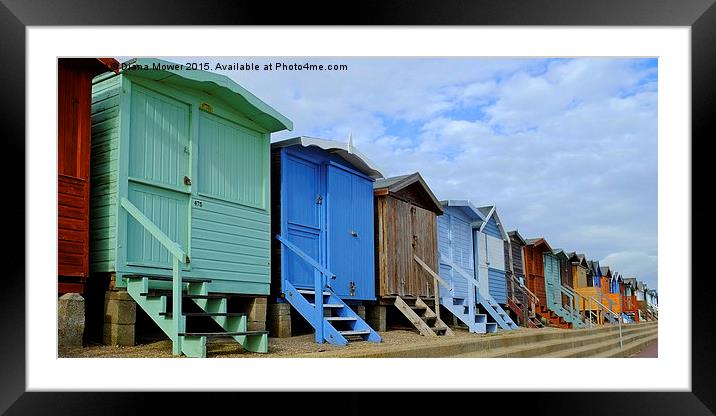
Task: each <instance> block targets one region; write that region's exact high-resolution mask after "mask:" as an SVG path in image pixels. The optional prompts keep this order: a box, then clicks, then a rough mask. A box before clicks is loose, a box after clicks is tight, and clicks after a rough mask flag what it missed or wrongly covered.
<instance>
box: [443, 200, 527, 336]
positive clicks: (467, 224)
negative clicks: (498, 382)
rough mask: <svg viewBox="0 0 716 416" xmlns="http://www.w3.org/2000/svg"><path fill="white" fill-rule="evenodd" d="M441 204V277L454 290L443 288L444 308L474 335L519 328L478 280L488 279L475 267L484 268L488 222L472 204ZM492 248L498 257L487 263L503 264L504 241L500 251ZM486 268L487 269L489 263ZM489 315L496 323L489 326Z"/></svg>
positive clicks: (454, 201) (461, 201)
mask: <svg viewBox="0 0 716 416" xmlns="http://www.w3.org/2000/svg"><path fill="white" fill-rule="evenodd" d="M441 204H442V206H443V209H444V213H443V215H441V216H440V217H438V250H439V252H440V275H441V276H442V277H443V278H444V279H445V280H446V281H447V282H448V283H449V286H450V288H451V289H452V290H448V289H446V288H444V287H441V288H440V297H441V304H442V305H443V306H445V308H447V309H448V310H449V311H450V312H451V313H452V314H453V315H454V316H455V317H457V318H458V319H460V320H461V321H462V322H464V323H465V324H466V325H467V326H468V328H469V329H470V331H471V332H479V333H485V332H494V331H495V330H496V329H497V325H499V326H500V327H501V328H503V329H506V330H509V329H515V328H517V327H518V326H517V324H516V323H515V322H514V321H513V320H512V318H510V316H509V315H508V313H507V312H506V311H505V310H504V309H503V308H502V307H501V306H500V304H499V303H498V302H497V301H496V300H495V299H494V298H493V297H492V296H491V295H490V293H489V283H488V282H485V281H484V280H483V281H480V280H479V279H480V278H482V279H485V276H487V274H485V272H483V273H482V274H480V273H479V272H478V271H477V267H476V265H477V266H482V264H481V263H480V259H481V257H480V254H479V250H480V248H482V249H483V250H485V243H484V239H483V242H482V244H480V239H481V237H480V235H479V234H480V229H481V228H483V226H484V225H485V223H486V222H487V218H486V217H485V215H484V214H483V213H482V212H481V211H480V210H479V209H478V208H477V207H475V206H474V205H473V204H472V203H470V202H469V201H465V200H449V201H441ZM489 248H490V247H488V250H489ZM492 248H493V249H495V254H493V255H492V257H488V259H489V258H492V259H493V260H494V261H495V262H496V263H504V253H503V252H502V250H503V244H502V240H500V247H499V249H498V248H497V247H494V246H492ZM497 253H499V255H498V254H497ZM488 261H489V260H488ZM484 264H485V266H487V264H486V262H485V263H484ZM502 267H504V266H502ZM503 279H504V274H503ZM483 311H484V312H483ZM487 315H490V317H491V318H492V320H493V321H494V322H487Z"/></svg>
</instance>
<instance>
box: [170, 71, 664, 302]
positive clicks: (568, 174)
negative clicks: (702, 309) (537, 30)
mask: <svg viewBox="0 0 716 416" xmlns="http://www.w3.org/2000/svg"><path fill="white" fill-rule="evenodd" d="M163 59H166V60H169V61H173V62H184V61H193V62H208V63H209V64H210V70H211V71H212V72H218V73H223V74H225V75H227V76H229V77H230V78H232V79H234V80H235V81H236V82H238V83H239V84H240V85H242V86H243V87H244V88H246V89H248V90H249V91H251V92H252V93H253V94H254V95H256V96H257V97H258V98H260V99H261V100H263V101H264V102H266V103H267V104H269V105H270V106H272V107H273V108H275V109H276V110H278V111H279V112H280V113H282V114H284V115H285V116H287V117H288V118H289V119H291V120H292V121H293V123H294V130H293V131H291V132H288V131H286V132H280V133H276V134H274V135H272V140H273V141H275V140H280V139H285V138H289V137H295V136H299V135H306V136H313V137H319V138H325V139H334V140H341V141H346V140H347V138H348V135H349V134H351V135H352V138H353V144H354V145H355V146H356V147H357V148H359V149H360V151H361V152H362V153H364V154H365V155H366V156H367V157H369V158H370V159H371V160H373V161H374V162H375V163H377V164H378V166H379V167H380V168H381V169H382V172H383V174H384V175H386V176H393V175H401V174H407V173H412V172H415V171H419V172H420V174H421V175H422V176H423V177H424V178H425V180H426V181H427V183H428V185H429V186H430V187H431V189H432V190H433V192H434V193H435V195H436V196H437V197H438V199H441V200H443V199H468V200H470V201H472V202H473V204H475V205H477V206H482V205H488V204H495V205H496V206H497V212H498V213H499V215H500V219H501V220H502V222H503V224H505V226H506V228H507V230H508V231H509V230H514V229H518V230H519V232H520V234H521V235H522V236H523V237H525V238H533V237H536V236H541V237H544V238H546V239H547V241H548V242H549V244H550V245H551V246H552V247H553V248H558V247H559V248H563V249H565V250H566V251H577V252H579V253H585V254H586V255H587V257H588V258H590V259H596V260H599V261H600V264H602V265H608V266H611V267H613V268H615V269H616V270H617V271H620V272H621V273H622V274H623V275H624V276H625V277H632V276H633V277H637V278H638V279H640V280H643V281H645V282H646V283H647V285H648V286H649V287H650V288H657V277H658V267H657V247H658V244H657V170H658V166H657V59H624V58H619V59H612V58H576V59H504V58H390V59H388V58H344V57H336V58H322V59H313V58H285V57H282V58H236V59H234V58H221V59H208V58H201V59H199V58H163ZM217 62H219V63H239V64H241V63H255V64H259V65H260V66H261V69H260V70H258V71H231V70H228V71H227V70H216V69H215V64H216V63H217ZM274 62H283V63H286V64H291V63H299V64H301V63H306V62H308V63H311V64H324V65H327V64H346V65H348V69H347V70H346V71H330V72H329V71H307V70H300V71H298V70H294V71H291V70H281V71H276V70H275V69H274V70H271V71H268V70H264V69H263V65H264V64H266V63H274Z"/></svg>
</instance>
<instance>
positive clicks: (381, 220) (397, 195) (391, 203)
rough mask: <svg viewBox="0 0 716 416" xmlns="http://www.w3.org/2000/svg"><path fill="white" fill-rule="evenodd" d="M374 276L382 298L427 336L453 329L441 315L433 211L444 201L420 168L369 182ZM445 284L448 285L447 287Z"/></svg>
mask: <svg viewBox="0 0 716 416" xmlns="http://www.w3.org/2000/svg"><path fill="white" fill-rule="evenodd" d="M373 193H374V195H375V215H376V221H375V227H376V246H375V259H376V274H377V276H378V279H377V280H376V283H377V285H376V287H377V291H378V292H377V293H378V296H379V297H380V301H381V303H385V304H387V305H395V306H396V307H397V309H398V310H399V311H400V312H401V313H402V314H403V315H404V316H405V317H406V318H407V319H408V320H409V321H410V323H411V324H413V325H414V326H415V327H416V329H418V331H419V332H420V333H421V334H422V335H425V336H436V335H453V332H452V330H451V329H450V328H449V327H448V326H447V325H446V324H445V323H444V322H443V321H442V319H441V318H440V297H439V296H438V297H435V293H439V289H438V287H439V285H441V284H442V285H445V286H447V284H446V282H445V281H444V280H443V279H442V278H440V276H439V275H438V270H439V269H438V247H437V217H438V216H439V215H442V214H443V207H442V205H441V204H440V202H439V201H438V199H437V198H436V197H435V195H434V194H433V192H432V191H431V190H430V188H429V187H428V185H427V184H426V183H425V180H424V179H423V178H422V176H420V174H419V173H417V172H416V173H413V174H410V175H402V176H396V177H392V178H386V179H379V180H377V181H375V183H374V184H373ZM448 288H449V287H448Z"/></svg>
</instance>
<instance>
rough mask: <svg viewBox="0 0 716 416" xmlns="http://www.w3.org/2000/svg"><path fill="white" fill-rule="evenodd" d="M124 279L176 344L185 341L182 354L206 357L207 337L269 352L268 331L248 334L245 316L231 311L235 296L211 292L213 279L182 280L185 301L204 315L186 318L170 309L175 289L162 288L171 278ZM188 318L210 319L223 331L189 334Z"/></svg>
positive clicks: (145, 309)
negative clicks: (178, 341)
mask: <svg viewBox="0 0 716 416" xmlns="http://www.w3.org/2000/svg"><path fill="white" fill-rule="evenodd" d="M124 278H125V280H126V282H127V293H129V295H130V296H131V297H132V299H134V301H135V302H137V305H139V306H140V307H141V308H142V309H143V310H144V311H145V312H146V313H147V315H149V317H150V318H151V319H152V320H153V321H154V322H155V323H156V324H157V325H158V326H159V328H161V329H162V331H164V333H165V334H166V335H167V336H168V337H169V338H170V339H171V340H172V341H175V340H176V339H177V338H180V339H181V352H182V353H184V355H186V356H187V357H206V340H207V338H230V339H233V340H234V341H235V342H237V343H238V344H240V345H241V346H242V347H243V348H244V349H246V350H247V351H252V352H259V353H266V352H268V332H267V331H248V329H247V325H248V322H247V317H246V315H245V314H243V313H230V312H228V311H227V300H228V298H229V297H230V296H231V295H226V294H218V293H208V292H207V284H208V283H210V282H211V280H210V279H197V278H183V279H182V289H183V291H182V298H183V299H191V300H192V301H193V302H194V303H195V304H196V305H197V306H199V308H200V309H201V312H184V311H182V314H181V315H182V316H181V317H178V318H175V317H174V316H173V314H172V312H171V309H170V308H168V302H169V300H171V297H172V293H171V290H167V289H165V288H163V287H162V285H163V284H166V282H168V281H171V278H170V277H167V276H154V275H146V276H144V275H136V274H134V275H125V276H124ZM154 286H159V287H154ZM187 317H209V318H211V319H212V320H214V321H215V322H216V323H217V324H219V326H220V327H221V328H222V329H223V332H198V333H197V332H188V331H186V319H187ZM174 319H179V328H180V330H179V331H178V332H177V331H176V330H175V324H174V323H175V321H174Z"/></svg>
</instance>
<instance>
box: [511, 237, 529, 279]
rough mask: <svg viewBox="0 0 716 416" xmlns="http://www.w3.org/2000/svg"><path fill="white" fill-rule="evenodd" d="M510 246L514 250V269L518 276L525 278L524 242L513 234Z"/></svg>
mask: <svg viewBox="0 0 716 416" xmlns="http://www.w3.org/2000/svg"><path fill="white" fill-rule="evenodd" d="M509 246H510V249H511V250H512V270H513V271H514V273H515V276H516V277H518V278H522V279H524V277H525V268H524V259H523V255H522V252H523V249H524V244H522V242H521V241H519V239H518V238H516V237H515V236H512V235H511V236H510V244H509Z"/></svg>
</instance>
